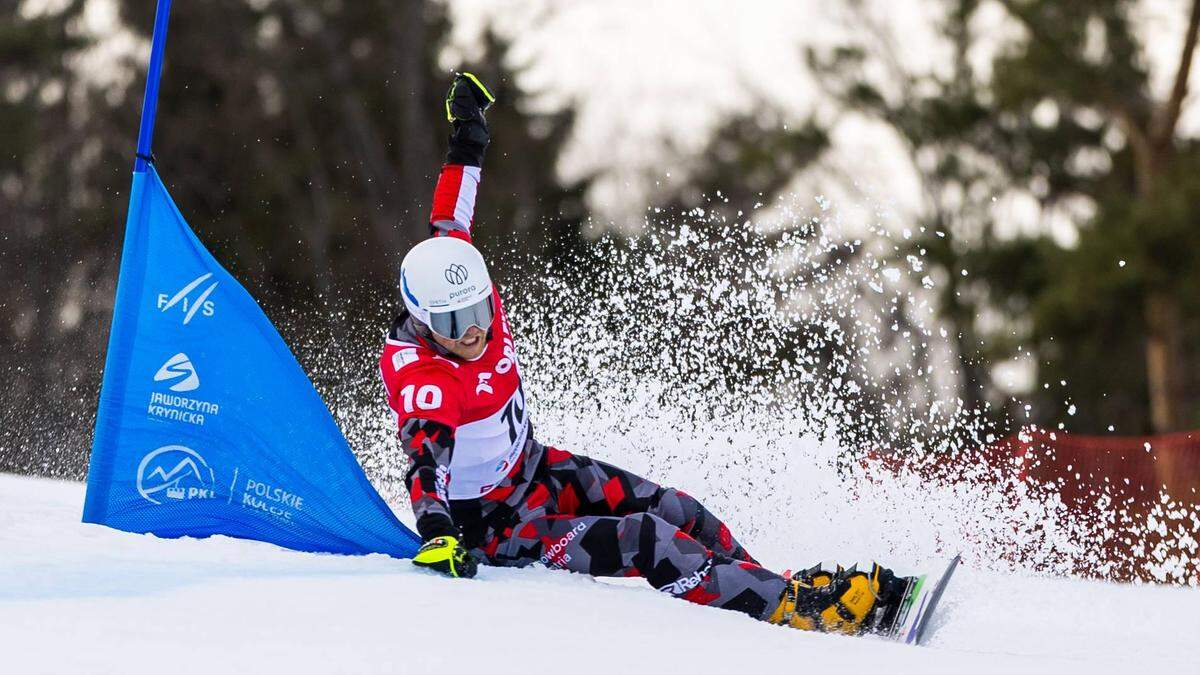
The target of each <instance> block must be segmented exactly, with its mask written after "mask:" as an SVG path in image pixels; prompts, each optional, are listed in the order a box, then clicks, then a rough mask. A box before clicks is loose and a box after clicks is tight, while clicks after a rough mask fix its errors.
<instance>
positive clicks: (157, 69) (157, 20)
mask: <svg viewBox="0 0 1200 675" xmlns="http://www.w3.org/2000/svg"><path fill="white" fill-rule="evenodd" d="M170 15H171V0H158V7H157V8H156V9H155V10H154V33H153V37H152V38H151V46H150V69H149V70H148V71H147V72H146V94H145V97H144V98H143V99H142V125H141V127H140V128H139V129H138V143H137V157H136V158H135V159H134V162H133V172H134V173H143V172H145V171H146V166H147V165H148V164H149V161H148V160H149V159H150V157H151V154H150V153H151V150H150V142H151V140H152V139H153V136H154V114H155V113H156V112H157V111H158V83H159V80H161V79H162V62H163V52H165V51H166V48H167V19H168V18H169V17H170Z"/></svg>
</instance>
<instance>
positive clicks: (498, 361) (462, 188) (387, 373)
mask: <svg viewBox="0 0 1200 675" xmlns="http://www.w3.org/2000/svg"><path fill="white" fill-rule="evenodd" d="M479 179H480V170H479V168H478V167H470V166H462V165H456V164H447V165H445V166H443V167H442V172H441V175H440V176H439V178H438V184H437V189H436V191H435V193H434V199H433V213H432V215H431V217H430V223H431V225H432V227H433V230H434V236H450V237H458V238H460V239H464V240H466V241H471V224H472V217H473V214H474V210H475V193H476V187H477V186H478V184H479ZM492 293H493V301H494V303H495V307H496V316H495V319H494V320H493V322H492V326H491V329H490V330H489V331H488V335H487V346H486V347H485V349H484V352H483V354H482V355H481V356H480V357H479V358H477V359H475V360H474V361H466V360H463V359H461V358H458V357H455V356H453V355H451V354H449V353H447V352H446V351H445V350H442V349H441V348H440V347H439V346H438V345H437V344H436V343H435V342H433V341H432V340H431V339H427V338H425V337H422V336H421V334H420V332H419V331H418V330H417V328H416V326H415V325H414V322H413V320H412V319H411V318H410V317H409V316H408V313H407V312H404V313H402V314H401V315H400V316H399V317H397V319H396V321H395V322H394V323H393V325H392V329H391V330H390V331H389V333H388V336H387V339H386V341H385V344H384V348H383V355H382V356H381V357H380V361H379V367H380V372H381V374H382V376H383V382H384V386H385V387H386V389H387V396H388V405H389V406H390V407H391V409H392V412H393V413H394V414H395V416H396V422H397V425H398V427H399V429H400V434H401V438H402V440H404V439H405V438H407V439H408V440H407V443H406V447H405V448H404V450H405V452H406V453H407V454H408V455H409V457H410V458H411V459H412V460H413V468H412V469H411V470H410V471H409V475H408V477H407V478H408V480H407V482H408V487H409V493H410V496H411V498H412V502H413V509H414V511H415V512H416V515H417V519H418V529H419V530H430V531H429V532H426V531H422V532H421V534H422V536H425V537H426V538H428V536H429V535H430V534H431V533H432V535H433V536H437V534H451V532H450V531H448V530H447V528H448V527H449V525H448V522H446V521H449V508H448V504H447V503H446V501H447V499H476V498H479V497H482V496H484V495H486V494H487V493H488V492H490V491H491V490H492V489H493V488H494V487H495V486H496V484H497V483H499V482H500V481H501V480H503V479H504V478H505V477H506V476H507V475H509V473H510V472H511V471H512V470H513V469H514V467H515V466H516V465H517V464H518V461H517V460H518V458H519V457H520V456H521V453H522V452H524V450H525V444H526V440H527V439H528V438H529V435H530V429H529V427H530V424H529V415H528V413H527V409H526V405H525V395H524V392H523V391H522V388H521V376H520V366H519V364H518V360H517V353H516V346H515V344H514V342H513V337H512V333H511V332H510V330H509V326H508V319H507V318H506V316H505V314H504V307H503V304H502V303H501V301H500V295H499V293H497V292H496V291H495V290H494V289H493V291H492ZM447 434H450V435H451V436H452V437H451V438H445V437H443V436H445V435H447ZM443 515H444V516H445V518H444V520H443V518H442V516H443ZM422 520H425V521H426V522H425V526H424V527H422ZM431 522H432V523H433V525H430V523H431Z"/></svg>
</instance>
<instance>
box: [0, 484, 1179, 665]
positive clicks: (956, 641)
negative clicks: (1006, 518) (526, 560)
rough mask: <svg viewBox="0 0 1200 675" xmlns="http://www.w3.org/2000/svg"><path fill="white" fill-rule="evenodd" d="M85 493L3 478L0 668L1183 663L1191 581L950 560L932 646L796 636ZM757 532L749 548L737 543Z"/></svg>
mask: <svg viewBox="0 0 1200 675" xmlns="http://www.w3.org/2000/svg"><path fill="white" fill-rule="evenodd" d="M82 502H83V486H82V485H79V484H76V483H65V482H55V481H49V480H45V479H34V478H24V477H16V476H8V475H3V476H0V654H3V661H4V668H3V669H2V670H3V671H4V672H6V673H43V672H44V673H59V672H86V673H107V672H114V673H116V672H119V673H151V672H155V673H157V672H171V673H200V672H205V673H211V672H216V671H231V672H256V673H268V672H270V673H281V672H287V673H310V672H313V673H326V672H355V673H370V672H395V673H421V672H437V673H447V672H451V673H453V672H467V671H486V672H490V673H530V672H545V671H555V672H569V673H615V672H638V673H656V672H663V673H668V672H669V673H688V672H692V673H695V672H713V673H715V672H747V673H764V672H771V673H797V672H802V671H803V672H877V673H922V674H929V673H1005V674H1006V675H1011V673H1022V674H1025V673H1056V674H1062V673H1073V672H1077V673H1089V675H1100V674H1102V673H1120V674H1121V675H1126V674H1127V673H1129V672H1131V671H1136V672H1144V673H1155V672H1164V673H1168V672H1169V673H1196V672H1200V671H1198V670H1197V665H1196V660H1195V655H1194V653H1193V650H1192V649H1191V648H1190V647H1189V645H1194V640H1195V636H1196V635H1197V634H1198V633H1200V590H1197V589H1195V588H1179V587H1155V586H1123V585H1114V584H1108V583H1102V582H1090V581H1079V580H1069V579H1062V578H1049V577H1037V576H1024V575H1016V574H1012V573H1000V572H984V571H980V570H979V569H977V568H975V569H973V568H972V567H970V566H967V567H964V568H960V570H959V572H958V573H957V575H956V577H955V580H954V583H953V584H952V585H951V586H950V588H949V590H948V591H947V593H946V596H945V598H944V599H943V606H942V611H941V612H940V614H939V615H938V617H937V618H936V620H935V621H934V622H933V624H932V636H931V637H930V638H929V640H928V643H929V645H928V646H927V647H908V646H903V645H897V644H893V643H889V642H886V641H883V640H880V639H875V638H848V637H842V636H834V635H818V634H806V633H802V632H799V631H794V630H791V629H787V628H780V627H775V626H769V625H766V624H761V623H758V622H756V621H753V620H751V619H748V618H746V617H744V616H742V615H739V614H735V613H731V612H724V611H721V610H717V609H711V608H707V607H700V606H696V605H691V604H689V603H686V602H681V601H677V600H673V599H671V598H668V597H665V596H663V595H662V594H660V593H658V592H656V591H654V590H651V589H650V588H648V587H645V586H642V585H640V584H634V583H631V582H630V581H622V582H615V583H614V582H608V581H597V580H593V579H591V578H589V577H586V576H582V575H576V574H570V573H566V572H558V571H550V570H544V569H526V570H507V569H494V568H484V569H483V570H482V571H481V573H480V575H479V577H477V578H476V579H473V580H456V579H446V578H442V577H440V576H437V575H435V574H431V573H426V572H422V571H418V570H417V569H415V568H414V567H413V566H412V565H411V564H410V563H409V562H408V561H406V560H394V559H391V558H387V557H385V556H378V555H376V556H366V557H343V556H333V555H319V554H305V553H296V552H293V551H287V550H283V549H280V548H277V547H274V546H271V545H268V544H262V543H258V542H250V541H241V540H234V539H228V538H224V537H213V538H211V539H206V540H196V539H179V540H166V539H159V538H156V537H153V536H146V535H134V534H127V533H123V532H118V531H114V530H110V529H107V528H104V527H100V526H97V525H86V524H83V523H81V522H80V512H81V508H82ZM751 543H752V542H751Z"/></svg>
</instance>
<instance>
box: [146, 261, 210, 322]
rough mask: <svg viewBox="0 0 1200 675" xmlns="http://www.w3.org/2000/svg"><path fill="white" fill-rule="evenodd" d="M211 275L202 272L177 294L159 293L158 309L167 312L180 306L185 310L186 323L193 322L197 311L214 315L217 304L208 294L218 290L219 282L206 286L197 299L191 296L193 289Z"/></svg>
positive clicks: (184, 319) (205, 314)
mask: <svg viewBox="0 0 1200 675" xmlns="http://www.w3.org/2000/svg"><path fill="white" fill-rule="evenodd" d="M211 277H212V272H208V273H206V274H202V275H200V276H198V277H196V278H195V279H193V280H192V281H191V283H189V284H188V285H187V286H184V287H183V288H181V289H179V291H178V292H177V293H175V295H172V296H170V297H167V294H166V293H159V294H158V311H160V312H165V311H167V310H168V309H171V308H172V307H176V306H178V307H179V309H180V310H181V311H182V312H183V323H184V325H187V324H188V323H191V321H192V317H194V316H196V312H200V313H201V314H203V315H204V316H212V315H214V314H216V306H215V305H214V304H213V301H212V300H209V299H208V296H210V295H212V292H213V291H214V290H216V288H217V283H218V282H216V281H214V282H212V283H211V284H209V285H208V286H206V287H205V288H204V290H203V291H201V292H200V294H199V295H197V296H196V298H195V299H192V298H191V297H190V294H191V292H192V291H194V290H196V289H197V288H199V287H200V286H201V285H202V284H204V283H205V282H206V281H208V280H209V278H211Z"/></svg>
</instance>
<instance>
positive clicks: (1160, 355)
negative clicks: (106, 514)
mask: <svg viewBox="0 0 1200 675" xmlns="http://www.w3.org/2000/svg"><path fill="white" fill-rule="evenodd" d="M649 4H650V5H653V7H643V3H639V2H616V3H601V2H580V3H553V2H538V1H535V0H525V1H522V2H519V1H516V0H511V1H506V2H491V3H484V2H481V1H480V0H445V1H444V2H419V1H416V0H390V1H387V2H384V1H377V0H359V1H356V2H348V1H346V0H322V1H317V0H178V1H177V2H176V3H175V4H174V7H173V11H172V17H171V25H170V42H169V48H168V55H167V59H166V71H165V76H164V86H163V89H162V93H161V99H160V107H159V117H158V124H157V128H156V132H155V145H154V147H155V155H156V157H157V161H158V163H159V165H160V166H161V167H164V170H163V175H164V179H165V180H166V181H167V184H168V187H169V189H170V190H171V191H172V194H173V196H174V198H175V199H176V201H177V202H178V203H179V204H180V206H181V208H182V209H183V211H184V212H185V213H186V214H187V216H188V219H189V221H190V222H191V224H192V226H193V227H194V228H195V229H196V231H197V234H198V235H199V236H200V237H201V239H202V240H203V241H204V242H205V243H206V244H207V245H208V246H209V248H210V249H211V250H212V251H213V253H214V254H215V255H216V256H217V258H218V259H219V260H221V261H222V262H223V263H224V264H225V265H226V266H227V267H228V268H229V269H230V271H231V272H233V273H234V275H235V276H237V277H238V278H239V279H240V280H242V282H243V283H244V284H245V285H246V286H247V287H248V289H249V290H250V292H251V293H252V294H253V295H254V296H255V297H256V298H257V299H258V300H259V301H260V303H261V304H262V305H263V306H264V309H265V310H266V311H267V313H268V314H269V315H270V316H271V317H272V318H273V319H274V320H275V321H276V323H277V324H278V325H279V326H280V328H281V330H282V331H283V333H284V335H285V337H286V338H287V339H288V340H289V342H290V343H291V344H293V346H295V347H296V349H297V351H298V353H299V354H300V356H301V360H302V362H304V355H305V352H306V347H305V345H306V344H311V343H312V342H313V336H314V333H315V332H320V333H321V335H322V336H323V337H324V339H326V340H327V341H328V342H331V343H333V348H336V349H343V350H353V351H356V352H361V353H363V354H365V357H364V358H363V359H362V360H361V361H360V360H359V359H357V357H355V358H354V359H353V362H354V363H356V364H357V363H361V364H364V365H363V367H371V362H372V360H373V359H374V357H375V348H376V343H377V341H378V337H379V334H380V331H381V330H382V329H383V327H384V325H385V324H386V321H387V319H388V314H389V312H390V311H391V305H392V303H393V301H394V300H393V297H394V285H395V280H394V274H395V269H396V267H397V265H398V262H399V260H400V258H401V257H402V255H403V252H404V251H405V250H406V249H407V247H408V246H409V245H410V244H411V243H413V242H414V241H415V240H417V239H418V238H420V237H422V236H424V234H425V232H426V217H427V214H428V211H429V199H430V196H431V192H432V186H433V180H434V177H435V175H436V171H437V169H438V167H439V166H440V161H441V157H442V153H443V151H444V141H443V138H444V133H445V129H444V118H443V117H442V114H443V113H442V111H441V110H440V108H439V101H440V97H441V96H442V94H443V92H444V89H445V86H446V84H447V82H448V81H449V74H450V72H451V70H452V69H454V68H455V67H458V66H460V65H462V64H464V63H465V64H469V66H470V68H471V69H472V70H473V71H474V72H476V73H477V74H479V75H480V76H481V77H482V78H483V79H484V81H486V82H488V83H489V84H491V85H493V90H494V91H495V93H496V94H497V95H498V97H499V99H500V101H501V104H500V105H498V106H496V108H495V109H494V112H493V113H491V114H490V116H489V121H490V123H491V126H492V129H493V137H494V143H493V145H492V147H491V150H490V151H489V155H488V166H487V167H485V180H484V183H483V185H482V187H481V193H480V197H479V205H480V207H479V214H478V218H479V220H480V222H481V223H486V226H482V227H481V228H480V233H481V237H482V246H483V247H484V248H485V249H488V248H490V249H492V250H496V249H500V248H514V247H516V248H522V249H524V250H525V252H526V253H527V254H529V255H534V256H542V257H546V258H548V259H553V258H554V257H555V256H556V255H559V254H561V253H562V252H563V251H564V250H566V249H572V250H579V249H583V248H586V246H587V245H588V241H589V239H590V238H592V237H595V236H596V235H597V234H598V233H601V232H608V233H610V234H615V235H616V236H634V235H636V234H638V233H640V232H643V231H645V230H646V228H653V227H655V224H654V223H656V222H658V221H657V220H654V219H647V218H646V214H647V209H651V210H653V209H662V210H663V211H664V212H666V213H674V212H678V213H684V212H686V211H688V210H690V209H693V208H695V207H698V206H704V207H712V206H713V204H714V202H713V200H712V197H713V195H716V194H717V193H718V192H719V193H720V195H721V198H720V199H719V200H718V201H717V202H716V204H717V206H718V208H720V209H722V210H723V211H725V212H727V213H728V214H730V217H734V218H736V217H738V214H739V212H741V213H743V214H750V213H755V212H757V211H761V209H760V204H761V203H766V204H771V203H773V202H775V201H776V197H778V196H780V195H785V196H787V197H788V198H795V199H797V200H798V201H799V202H801V203H809V204H813V210H814V211H816V210H817V208H816V204H815V202H813V201H812V199H813V198H814V197H816V196H818V195H824V196H825V197H827V198H829V199H831V200H832V203H833V204H834V207H835V208H837V207H846V208H849V205H852V204H862V203H878V202H881V201H882V202H885V207H886V208H885V209H884V210H885V211H886V212H887V213H888V214H890V215H889V216H888V218H887V219H885V220H886V221H887V222H885V223H883V224H884V225H886V226H889V227H893V228H895V229H896V230H897V231H899V230H907V231H909V232H912V233H915V235H913V236H905V237H897V238H896V240H897V242H899V243H900V245H899V246H896V247H895V255H896V257H897V258H898V259H901V260H902V259H904V258H905V257H906V256H909V255H916V254H919V255H920V257H921V258H922V259H923V260H924V261H925V264H926V265H928V267H929V270H928V273H929V276H930V277H931V279H932V280H933V281H934V282H936V283H934V284H932V288H933V289H935V291H934V292H935V294H936V300H937V302H936V311H937V320H938V321H939V322H940V323H941V324H942V325H943V326H946V327H947V329H948V330H947V331H946V332H945V342H946V344H945V346H946V347H947V348H948V349H950V350H951V351H952V353H953V354H954V355H955V359H956V360H957V362H958V366H959V367H957V368H954V369H953V377H955V378H957V383H956V387H957V389H956V390H957V392H958V396H959V397H960V398H961V399H962V400H963V405H965V406H972V407H980V406H982V405H983V404H985V403H987V404H989V405H990V408H989V409H990V410H991V411H992V414H993V415H994V422H995V424H996V426H997V427H1000V428H1001V431H1002V432H1009V431H1013V430H1015V429H1014V427H1013V426H1012V425H1014V424H1017V423H1022V424H1023V423H1026V422H1035V423H1038V424H1041V425H1044V426H1046V427H1050V428H1055V427H1057V428H1065V429H1067V430H1070V431H1078V432H1091V433H1107V432H1116V433H1122V434H1140V433H1151V432H1168V431H1178V430H1184V429H1192V428H1196V427H1200V293H1198V292H1197V291H1198V290H1200V264H1198V262H1200V261H1198V260H1197V258H1200V143H1198V141H1197V139H1198V138H1200V111H1198V110H1197V106H1195V105H1194V103H1193V101H1194V99H1195V96H1194V93H1195V92H1194V89H1195V86H1194V85H1195V84H1196V77H1197V76H1196V75H1195V73H1194V71H1193V69H1192V65H1193V61H1194V52H1195V47H1196V38H1197V25H1198V23H1200V0H1187V1H1183V0H1179V1H1169V0H1161V1H1158V2H1155V1H1149V0H1136V1H1135V0H906V1H905V2H891V3H887V2H870V1H866V0H845V1H844V2H840V3H818V2H811V3H803V2H801V3H794V2H793V3H783V2H763V3H743V4H741V5H738V7H737V8H736V9H733V8H731V7H726V8H724V9H723V8H722V5H721V3H704V2H700V3H680V2H664V3H661V5H660V4H659V3H649ZM153 11H154V3H153V2H152V1H151V0H137V1H129V0H120V1H118V0H0V382H2V383H3V386H2V387H0V411H4V415H5V419H4V420H3V422H2V423H0V470H19V471H32V472H37V473H47V474H59V475H64V474H65V475H70V476H72V477H76V478H77V477H81V476H82V472H83V470H84V467H82V466H69V467H64V466H62V465H60V464H57V463H55V462H53V461H51V460H50V459H48V458H44V457H41V456H39V455H38V454H37V453H38V452H39V448H44V447H47V442H48V441H50V442H58V443H63V442H67V443H71V444H72V445H74V446H75V447H79V446H86V444H87V439H89V438H90V433H91V426H92V422H93V414H94V407H95V403H96V400H97V396H98V391H99V382H100V377H101V367H102V364H103V353H104V348H105V344H106V341H107V336H108V325H109V321H110V319H111V311H112V300H113V294H114V289H115V283H116V275H117V269H118V265H119V249H120V241H121V235H122V229H123V228H122V223H123V219H124V214H125V210H126V206H127V204H126V200H127V198H128V186H129V182H130V172H131V167H132V161H133V157H132V152H133V147H134V144H135V135H136V130H137V124H138V114H139V111H140V104H141V97H142V85H143V81H144V73H145V66H146V59H147V53H148V40H149V29H150V27H151V24H152V18H153ZM730 14H736V16H729V15H730ZM806 16H807V17H809V20H808V21H805V17H806ZM725 19H727V21H726V20H725ZM726 24H728V25H726ZM814 26H823V28H822V29H821V30H813V27H814ZM643 48H645V49H646V50H648V51H644V52H643V51H639V50H640V49H643ZM663 50H665V52H666V53H669V54H671V56H670V57H668V58H659V56H661V54H663V53H664V51H663ZM697 50H698V51H697ZM693 54H697V55H699V56H696V57H695V58H693V56H692V55H693ZM739 55H740V56H739ZM700 56H703V57H705V58H707V60H705V58H700ZM614 64H617V66H619V67H616V66H614ZM725 66H729V68H728V69H724V68H725ZM622 77H625V78H626V79H625V80H621V78H622ZM630 82H632V83H633V84H629V83H630ZM606 134H608V135H606ZM614 139H616V140H614ZM630 144H636V147H632V146H631V145H630ZM867 211H868V212H870V209H867ZM766 221H771V224H770V225H769V227H770V228H771V229H773V230H774V231H788V230H789V228H790V227H791V226H790V225H789V223H788V222H786V220H785V221H780V219H779V218H778V217H776V218H775V219H774V220H772V219H771V218H770V217H769V214H764V222H766ZM796 226H797V228H796V229H797V231H799V230H800V229H801V228H799V223H797V224H796ZM872 231H874V230H871V228H864V232H867V233H869V232H872ZM324 348H326V349H328V348H330V347H329V346H328V345H327V346H326V347H324ZM306 365H307V364H306ZM318 384H319V385H320V384H321V383H320V382H318ZM1026 406H1028V408H1026ZM1058 425H1062V426H1061V427H1059V426H1058Z"/></svg>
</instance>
